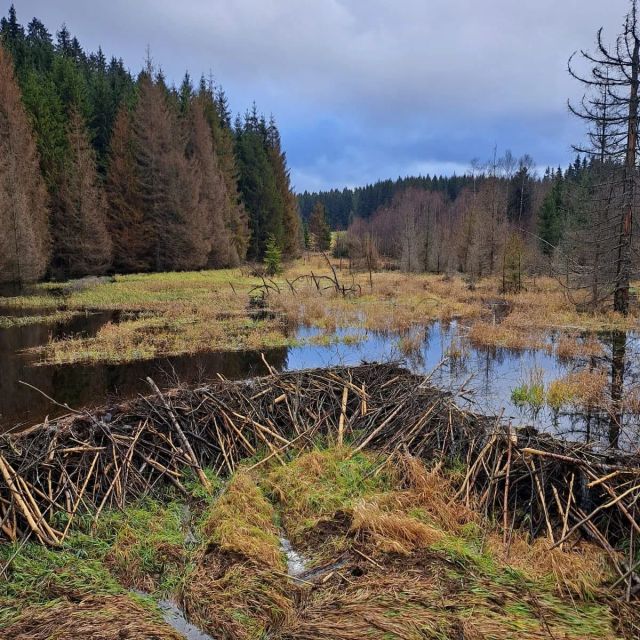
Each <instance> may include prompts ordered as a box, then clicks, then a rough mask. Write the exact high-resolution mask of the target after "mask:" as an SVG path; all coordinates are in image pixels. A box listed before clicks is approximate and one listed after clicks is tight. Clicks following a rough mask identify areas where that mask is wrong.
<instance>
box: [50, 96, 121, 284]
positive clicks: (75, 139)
mask: <svg viewBox="0 0 640 640" xmlns="http://www.w3.org/2000/svg"><path fill="white" fill-rule="evenodd" d="M67 144H68V149H69V155H68V158H67V159H66V162H65V167H64V175H63V177H62V180H61V183H60V186H59V191H58V193H57V198H56V206H55V208H54V210H53V213H52V225H51V228H52V234H53V258H52V261H51V270H52V273H53V274H54V275H55V276H57V277H80V276H85V275H97V274H102V273H104V272H105V271H106V270H107V269H108V267H109V266H110V265H111V238H110V236H109V233H108V231H107V224H106V203H105V198H104V191H103V188H102V184H101V182H100V180H99V178H98V173H97V170H96V158H95V152H94V150H93V148H92V147H91V144H90V141H89V136H88V132H87V128H86V125H85V123H84V119H83V117H82V116H81V115H80V113H79V112H78V111H77V110H75V109H72V110H71V114H70V116H69V126H68V132H67Z"/></svg>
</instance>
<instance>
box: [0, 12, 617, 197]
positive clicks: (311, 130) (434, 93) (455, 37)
mask: <svg viewBox="0 0 640 640" xmlns="http://www.w3.org/2000/svg"><path fill="white" fill-rule="evenodd" d="M14 4H15V7H16V10H17V12H18V17H19V19H20V21H21V22H23V23H25V24H26V23H27V22H28V21H29V20H30V19H31V18H32V17H33V16H34V15H35V16H37V17H38V18H40V19H41V20H42V21H43V22H44V23H45V24H46V26H47V27H48V28H49V30H50V31H52V32H54V31H56V30H57V29H58V28H59V26H60V25H61V24H62V23H63V22H66V24H67V26H68V27H69V29H70V31H71V32H72V33H73V34H74V35H76V36H77V37H78V38H79V40H80V42H81V44H82V45H83V46H84V48H85V49H86V50H94V49H96V48H97V47H98V45H101V46H102V48H103V50H104V52H105V54H106V55H107V56H111V55H117V56H119V57H123V58H124V60H125V63H126V65H127V66H128V67H129V68H130V69H131V70H132V71H135V72H137V71H138V70H139V68H140V67H141V66H142V63H143V60H144V57H145V49H146V46H147V44H148V45H149V46H150V47H151V52H152V56H153V58H154V60H155V61H156V63H157V64H158V65H160V66H161V67H162V69H163V70H164V72H165V74H166V76H167V78H168V79H169V81H174V82H176V83H179V82H180V80H181V78H182V76H183V75H184V72H185V70H186V69H188V70H189V71H190V73H191V75H192V76H194V77H195V78H198V77H199V76H200V74H201V73H202V72H204V73H206V74H208V72H209V70H211V71H212V72H213V74H214V76H215V78H216V80H217V81H218V82H219V83H221V84H222V85H223V86H224V88H225V90H226V91H227V94H228V96H229V98H230V102H231V107H232V108H233V110H234V111H244V110H245V109H246V108H247V107H248V106H249V105H250V104H251V102H252V101H253V100H255V101H256V102H257V104H258V108H259V109H260V110H262V111H264V112H266V113H267V114H269V113H273V114H274V115H275V117H276V120H277V121H278V124H279V126H280V130H281V133H282V138H283V142H284V146H285V148H286V151H287V154H288V158H289V164H290V166H291V173H292V178H293V183H294V186H295V188H296V190H298V191H302V190H304V189H310V190H313V189H318V188H329V187H334V186H335V187H342V186H353V185H359V184H366V183H369V182H373V181H375V180H377V179H379V178H386V177H397V176H399V175H413V174H420V173H421V174H426V173H434V172H436V173H446V174H451V173H453V172H454V171H455V172H457V173H461V172H463V171H464V170H465V169H466V167H467V166H468V164H469V161H470V160H471V159H472V158H480V159H485V158H487V157H489V156H490V155H491V154H492V150H493V147H494V145H497V147H498V151H499V152H502V151H504V150H506V149H511V151H512V152H513V153H514V154H515V155H521V154H524V153H529V154H531V155H532V156H533V157H534V159H535V161H536V163H537V165H538V166H540V167H544V166H546V165H548V164H551V165H557V164H565V163H567V162H568V161H569V159H570V158H571V156H572V155H573V154H572V152H571V143H572V142H576V141H579V139H580V136H581V135H582V128H581V125H580V124H579V123H576V122H575V121H573V119H572V118H571V117H570V116H569V115H568V113H567V108H566V99H567V98H568V97H571V96H578V95H579V93H580V91H581V90H580V88H579V87H578V86H576V83H575V81H573V80H572V79H571V78H570V77H568V75H567V73H566V63H567V58H568V57H569V55H570V54H571V53H572V52H573V51H574V50H575V49H577V48H580V47H592V45H593V43H594V40H595V33H596V31H597V28H598V27H600V26H603V27H604V28H605V33H606V34H610V35H611V36H614V35H615V34H616V33H617V32H618V31H619V27H620V25H621V24H622V21H623V16H624V14H625V12H626V10H627V6H628V3H627V1H626V0H606V1H605V0H180V1H176V0H109V1H108V2H92V1H87V0H55V1H53V0H15V2H14ZM8 7H9V3H8V2H6V7H5V10H4V12H3V13H4V14H5V15H6V11H7V10H8Z"/></svg>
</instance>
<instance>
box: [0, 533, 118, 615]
mask: <svg viewBox="0 0 640 640" xmlns="http://www.w3.org/2000/svg"><path fill="white" fill-rule="evenodd" d="M9 560H11V563H10V565H9V569H8V571H7V575H6V580H4V579H3V580H0V626H2V624H3V623H8V622H9V620H11V619H12V618H14V617H15V616H17V615H18V614H19V613H20V612H21V611H22V610H23V609H24V608H25V607H27V606H29V605H30V604H41V603H46V602H49V603H50V602H54V601H57V600H59V599H61V598H71V599H76V600H78V599H82V598H85V597H88V596H91V595H116V594H119V593H122V592H123V588H122V587H121V586H120V585H119V584H118V582H116V580H115V579H114V578H113V576H112V575H111V574H110V573H109V571H108V570H107V569H106V567H105V566H104V565H103V564H102V563H101V562H99V561H98V560H94V559H89V558H85V557H82V553H80V552H77V551H75V550H73V549H65V550H53V549H47V548H46V547H43V546H42V545H40V544H37V543H31V542H29V543H26V544H24V545H0V564H2V565H4V563H6V562H8V561H9Z"/></svg>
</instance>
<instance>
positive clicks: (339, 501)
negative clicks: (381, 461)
mask: <svg viewBox="0 0 640 640" xmlns="http://www.w3.org/2000/svg"><path fill="white" fill-rule="evenodd" d="M392 483H393V480H392V478H391V476H390V475H389V473H387V472H385V471H384V470H379V469H378V465H377V463H376V460H375V458H374V457H373V456H371V455H369V454H365V453H357V454H355V455H352V452H351V451H350V450H349V449H347V448H331V449H326V450H323V451H321V450H314V451H312V452H310V453H305V454H303V455H301V456H300V457H299V458H297V459H295V460H293V461H292V462H290V463H289V464H288V465H286V466H283V467H278V468H276V469H275V470H274V471H272V472H271V473H270V474H269V475H268V477H267V478H266V480H265V487H266V488H267V491H268V492H269V494H270V495H271V496H272V497H273V498H274V499H275V500H276V501H277V502H278V503H279V506H280V509H281V512H282V514H283V522H284V525H285V528H286V529H287V533H288V534H289V535H290V536H291V538H292V539H294V540H299V539H300V538H301V536H303V534H304V532H305V531H307V530H309V529H311V528H313V527H314V526H315V525H316V524H317V523H318V522H319V521H320V520H322V519H328V518H331V517H333V516H334V515H335V514H336V513H337V512H339V511H348V510H350V509H351V508H352V507H353V505H354V504H355V502H357V501H358V500H361V499H363V498H366V497H369V496H372V495H374V494H375V493H378V492H381V491H384V490H386V489H389V488H390V487H391V486H392Z"/></svg>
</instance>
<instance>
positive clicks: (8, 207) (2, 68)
mask: <svg viewBox="0 0 640 640" xmlns="http://www.w3.org/2000/svg"><path fill="white" fill-rule="evenodd" d="M0 229H2V233H0V282H3V283H7V282H11V283H15V284H17V285H18V286H21V285H23V284H24V283H28V282H34V281H36V280H38V279H39V278H41V277H42V276H43V274H44V272H45V270H46V267H47V262H48V256H49V231H48V211H47V194H46V188H45V185H44V182H43V180H42V176H41V174H40V167H39V162H38V153H37V149H36V144H35V141H34V138H33V134H32V131H31V126H30V124H29V121H28V118H27V114H26V113H25V110H24V107H23V104H22V100H21V97H20V89H19V88H18V85H17V82H16V80H15V77H14V73H13V62H12V61H11V59H10V55H9V54H8V53H7V52H5V50H4V49H3V48H2V46H0Z"/></svg>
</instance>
